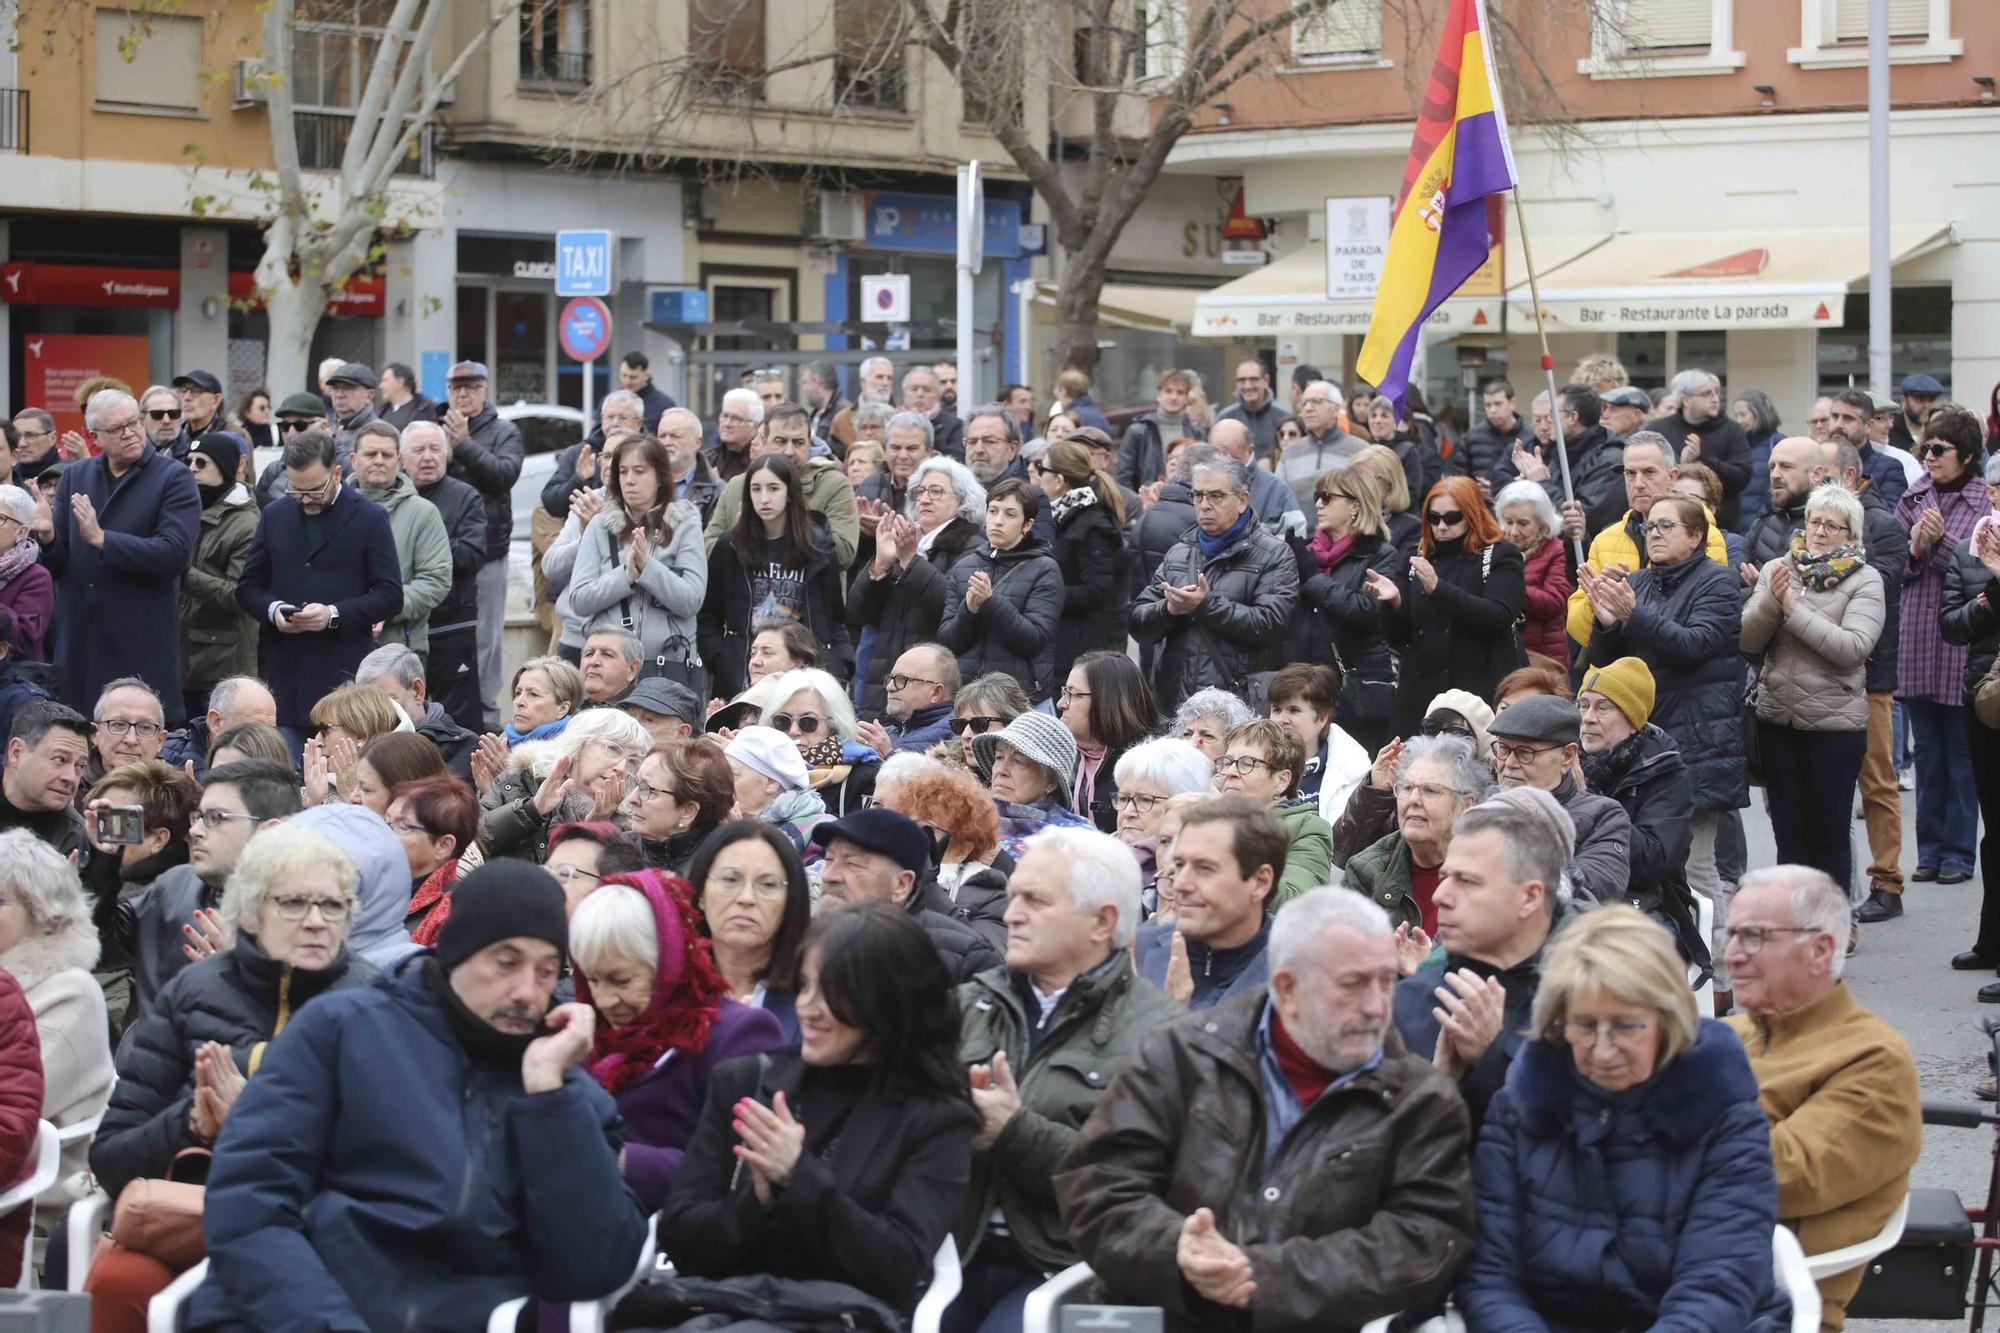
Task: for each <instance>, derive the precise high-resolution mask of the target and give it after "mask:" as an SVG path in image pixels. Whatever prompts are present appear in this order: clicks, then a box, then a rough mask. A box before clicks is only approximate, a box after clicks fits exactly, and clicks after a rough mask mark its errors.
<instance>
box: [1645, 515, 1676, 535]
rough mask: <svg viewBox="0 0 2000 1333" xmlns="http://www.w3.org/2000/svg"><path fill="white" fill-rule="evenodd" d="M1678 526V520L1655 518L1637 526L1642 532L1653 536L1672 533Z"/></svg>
mask: <svg viewBox="0 0 2000 1333" xmlns="http://www.w3.org/2000/svg"><path fill="white" fill-rule="evenodd" d="M1680 526H1681V523H1680V520H1679V519H1675V518H1656V519H1652V520H1650V521H1649V522H1645V523H1641V524H1640V525H1639V527H1640V529H1641V530H1642V531H1644V532H1647V533H1651V534H1652V535H1654V536H1658V535H1659V534H1661V533H1663V532H1672V531H1674V530H1675V529H1677V528H1679V527H1680Z"/></svg>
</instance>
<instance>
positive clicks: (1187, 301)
mask: <svg viewBox="0 0 2000 1333" xmlns="http://www.w3.org/2000/svg"><path fill="white" fill-rule="evenodd" d="M1058 291H1059V288H1058V287H1057V285H1056V284H1055V283H1053V282H1038V283H1036V284H1035V304H1036V305H1045V306H1050V307H1053V306H1054V305H1055V304H1056V296H1057V293H1058ZM1201 294H1202V293H1201V291H1200V290H1199V289H1198V288H1194V287H1154V286H1148V285H1144V284H1140V283H1125V282H1108V283H1106V284H1104V291H1103V293H1102V294H1101V295H1099V297H1098V299H1097V322H1098V324H1099V325H1101V326H1103V327H1105V328H1114V329H1154V330H1158V331H1161V332H1166V331H1169V330H1171V331H1174V332H1177V333H1183V334H1184V333H1186V332H1187V331H1188V326H1189V325H1190V324H1192V323H1193V322H1194V303H1195V298H1196V297H1198V296H1200V295H1201Z"/></svg>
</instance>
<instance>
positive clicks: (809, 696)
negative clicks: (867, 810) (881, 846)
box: [764, 667, 882, 819]
mask: <svg viewBox="0 0 2000 1333" xmlns="http://www.w3.org/2000/svg"><path fill="white" fill-rule="evenodd" d="M769 689H770V694H769V695H768V696H767V697H768V698H769V699H770V701H771V706H770V707H769V708H768V709H767V710H766V711H765V713H764V725H765V726H767V727H769V728H771V729H772V730H774V731H781V732H783V733H785V735H787V736H789V737H790V738H791V741H792V744H794V745H796V746H797V747H798V750H799V757H800V758H801V759H803V760H804V761H805V766H806V786H807V788H808V789H809V790H811V791H814V792H817V793H818V794H819V798H820V801H821V803H822V804H824V805H825V807H826V809H827V811H828V812H829V813H830V814H831V815H832V816H833V817H834V818H835V819H838V818H840V817H841V816H843V815H845V814H846V813H847V812H848V811H850V810H859V809H861V808H862V806H863V805H865V804H866V803H867V801H868V798H869V797H870V796H872V795H873V794H874V792H875V775H876V773H877V771H878V770H879V769H880V767H881V764H882V756H881V754H880V753H878V752H877V751H876V750H875V749H874V747H872V746H870V745H866V744H864V743H862V742H861V741H858V740H856V739H855V738H854V737H855V730H856V728H857V725H858V724H857V723H856V721H855V717H854V705H853V704H852V703H850V702H849V701H848V697H847V691H846V690H844V689H842V688H841V685H840V682H839V681H838V680H836V679H834V678H833V677H832V676H831V675H829V674H828V673H826V672H824V671H820V670H817V669H816V668H810V667H809V668H807V669H805V670H803V671H787V672H786V673H785V674H784V675H782V676H774V677H772V678H771V681H770V682H769Z"/></svg>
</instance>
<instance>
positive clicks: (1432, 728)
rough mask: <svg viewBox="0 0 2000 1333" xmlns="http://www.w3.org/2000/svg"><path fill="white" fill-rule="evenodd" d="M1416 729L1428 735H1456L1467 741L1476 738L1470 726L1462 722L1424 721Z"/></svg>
mask: <svg viewBox="0 0 2000 1333" xmlns="http://www.w3.org/2000/svg"><path fill="white" fill-rule="evenodd" d="M1418 730H1419V731H1421V732H1423V734H1424V735H1426V736H1430V737H1437V736H1457V737H1459V738H1460V739H1462V740H1468V741H1469V740H1476V739H1477V737H1475V736H1474V735H1473V734H1472V728H1471V727H1468V726H1466V725H1465V724H1464V723H1462V722H1426V723H1424V724H1423V726H1421V727H1419V728H1418Z"/></svg>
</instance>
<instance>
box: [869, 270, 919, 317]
mask: <svg viewBox="0 0 2000 1333" xmlns="http://www.w3.org/2000/svg"><path fill="white" fill-rule="evenodd" d="M861 318H862V319H863V320H865V321H867V322H868V323H870V324H907V323H909V322H910V275H909V274H907V273H870V274H868V275H866V276H864V277H863V278H862V279H861Z"/></svg>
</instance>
